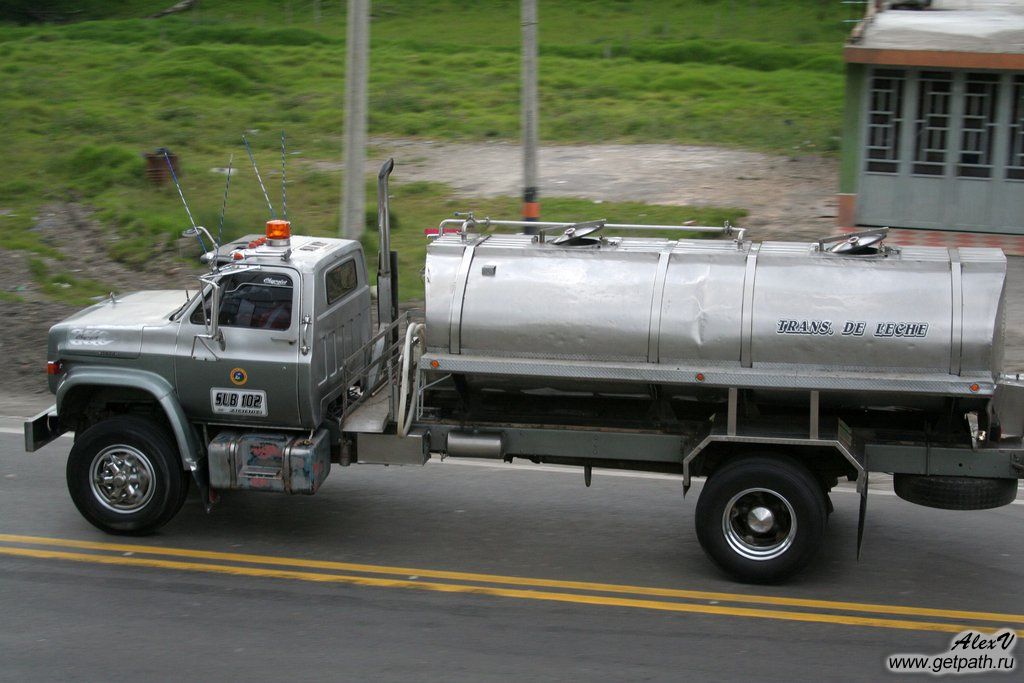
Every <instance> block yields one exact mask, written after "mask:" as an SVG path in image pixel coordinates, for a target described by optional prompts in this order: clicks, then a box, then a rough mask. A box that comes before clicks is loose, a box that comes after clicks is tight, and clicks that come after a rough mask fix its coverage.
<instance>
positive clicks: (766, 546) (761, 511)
mask: <svg viewBox="0 0 1024 683" xmlns="http://www.w3.org/2000/svg"><path fill="white" fill-rule="evenodd" d="M722 532H723V534H725V540H726V542H727V543H728V544H729V547H730V548H732V550H733V551H734V552H736V553H737V554H739V555H741V556H743V557H745V558H747V559H748V560H759V561H763V560H772V559H775V558H776V557H779V556H780V555H782V554H783V553H785V552H786V551H787V550H789V547H790V546H791V545H793V540H794V539H795V538H796V514H795V513H794V512H793V506H792V505H790V503H789V501H788V500H786V499H785V498H784V497H783V496H781V495H780V494H779V493H777V492H776V491H771V490H769V489H762V488H750V489H746V490H744V491H740V492H739V493H737V494H736V495H735V496H733V497H732V499H731V500H730V501H729V503H728V504H727V505H726V506H725V511H724V512H723V513H722Z"/></svg>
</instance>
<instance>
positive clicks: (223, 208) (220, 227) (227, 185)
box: [217, 153, 235, 244]
mask: <svg viewBox="0 0 1024 683" xmlns="http://www.w3.org/2000/svg"><path fill="white" fill-rule="evenodd" d="M234 162H235V155H234V153H232V154H231V156H230V157H228V179H227V180H226V181H225V182H224V200H223V201H222V202H221V205H220V221H219V223H218V224H217V244H224V214H225V213H226V212H227V210H228V191H229V190H231V174H232V173H233V172H234V171H233V170H232V168H233V165H234Z"/></svg>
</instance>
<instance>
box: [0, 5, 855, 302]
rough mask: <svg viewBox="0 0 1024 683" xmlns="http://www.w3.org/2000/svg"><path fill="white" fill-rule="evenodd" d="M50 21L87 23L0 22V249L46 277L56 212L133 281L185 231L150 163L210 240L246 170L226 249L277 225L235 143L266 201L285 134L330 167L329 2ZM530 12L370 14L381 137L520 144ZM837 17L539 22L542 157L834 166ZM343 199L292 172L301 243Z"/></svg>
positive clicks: (770, 11)
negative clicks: (635, 148)
mask: <svg viewBox="0 0 1024 683" xmlns="http://www.w3.org/2000/svg"><path fill="white" fill-rule="evenodd" d="M26 2H27V0H26ZM22 4H25V3H24V2H23V3H22ZM28 4H32V3H28ZM56 4H57V5H63V6H64V7H71V6H73V7H74V8H76V9H77V10H81V11H80V12H77V13H75V14H73V15H69V18H72V19H92V21H79V22H78V23H68V24H33V25H27V26H19V25H16V24H13V23H6V24H5V23H0V98H2V99H3V102H4V110H5V124H4V126H2V127H0V148H2V149H3V150H4V159H5V160H4V164H3V171H2V172H0V209H6V210H8V211H11V212H13V213H14V214H15V216H4V217H2V218H0V227H2V228H3V230H2V232H0V246H3V247H6V248H17V249H25V250H29V251H31V252H34V253H36V254H38V255H40V256H48V257H55V256H56V254H55V253H54V250H53V249H52V247H50V246H48V245H46V244H44V243H43V242H41V241H40V240H39V239H38V238H37V237H36V236H35V235H33V234H31V233H28V232H27V230H26V229H27V228H28V227H29V226H30V225H31V216H32V215H33V214H34V213H35V212H36V211H37V210H38V208H39V207H40V206H42V205H43V204H44V203H46V202H49V201H54V200H60V199H65V198H71V199H75V200H79V201H83V202H85V203H88V204H89V205H91V206H94V207H96V208H97V209H98V216H99V218H100V219H101V220H102V221H103V222H104V223H105V224H106V225H108V226H109V227H110V228H111V229H113V230H116V231H118V234H119V235H120V237H121V239H120V240H119V241H118V242H117V243H116V245H115V246H113V247H112V248H111V255H112V256H113V257H114V258H116V259H117V260H119V261H122V262H124V263H126V264H128V265H131V266H135V267H142V266H143V265H144V264H145V262H146V261H147V259H148V257H149V256H150V255H151V254H152V253H153V252H155V251H161V250H165V249H167V248H168V247H169V245H170V244H171V243H172V242H173V240H174V238H175V237H176V235H177V234H178V233H180V231H181V229H183V228H184V227H187V224H186V220H185V216H184V213H183V211H182V210H181V208H180V204H179V203H178V198H177V195H176V194H175V192H174V190H173V188H154V187H152V186H150V185H147V184H146V183H145V181H144V180H143V179H142V171H141V169H142V160H141V157H140V154H141V153H142V152H144V151H148V150H153V149H155V148H157V147H161V146H167V147H170V148H171V149H172V150H174V151H175V152H177V153H178V154H179V155H180V156H181V159H182V166H183V171H184V175H183V178H182V182H183V185H184V187H185V191H186V194H187V196H188V197H189V200H190V201H191V202H192V205H193V211H194V213H195V214H196V215H197V219H198V220H199V221H200V222H202V223H204V224H206V225H207V226H209V227H216V216H217V212H218V209H219V206H220V200H221V192H222V187H223V185H222V183H223V176H222V175H217V174H214V173H211V172H210V169H211V168H213V167H216V166H224V165H225V164H226V162H227V159H228V156H229V154H231V153H234V154H235V165H236V167H241V169H242V172H241V173H239V175H238V176H237V177H236V179H235V182H233V186H232V191H231V195H232V198H231V202H230V206H229V211H228V215H227V217H226V221H225V232H226V234H228V235H231V236H235V235H239V234H243V233H247V232H254V231H258V230H259V229H260V225H261V224H262V221H263V220H264V219H265V215H264V209H263V208H262V207H263V203H262V199H261V197H260V195H259V194H258V190H257V188H256V184H255V182H253V178H252V174H251V169H250V168H249V166H248V160H247V159H246V158H245V153H244V151H243V149H242V148H241V146H240V144H239V143H240V135H241V133H242V132H243V131H245V130H250V131H258V132H251V133H250V139H251V141H252V143H253V146H254V149H255V151H256V154H257V156H258V158H259V160H260V163H261V168H262V169H263V171H264V175H265V178H266V180H267V182H268V184H269V185H271V188H270V189H271V193H272V195H275V196H276V195H277V194H278V190H277V189H276V188H277V187H279V180H280V178H279V176H278V175H277V168H278V166H279V163H280V158H279V138H278V135H279V131H281V130H282V129H285V130H287V132H288V138H289V141H290V143H289V146H290V149H291V150H292V151H293V152H294V153H295V154H294V156H292V157H291V159H294V160H295V161H296V162H299V161H302V162H312V161H316V160H332V161H333V160H337V159H339V158H340V156H341V131H342V125H343V114H342V110H343V84H344V17H342V16H341V15H340V7H341V5H342V3H338V2H323V3H322V7H323V12H322V16H321V20H320V21H319V22H315V21H314V20H313V14H312V11H313V3H312V1H311V0H286V1H279V0H248V1H247V2H244V3H243V2H239V1H237V0H235V1H230V0H203V2H201V3H200V4H199V6H198V9H197V10H194V11H192V12H189V13H186V14H183V15H180V16H173V17H167V18H164V19H160V20H146V19H139V18H137V17H140V16H145V15H147V14H149V13H152V12H154V11H157V10H159V9H163V8H164V7H165V6H167V5H168V4H170V3H169V1H168V0H128V1H126V2H118V3H110V2H98V1H84V2H77V3H71V2H58V3H56ZM518 7H519V3H518V1H514V0H489V1H488V2H477V1H472V0H401V1H399V0H391V1H390V2H386V1H379V2H375V3H373V12H374V15H373V22H372V44H373V49H372V55H371V78H370V129H371V133H373V134H379V135H394V136H421V137H428V138H440V139H453V140H483V139H506V140H514V139H516V138H517V136H518V134H519V104H518V92H519V55H518V42H519V17H518ZM2 11H3V10H0V12H2ZM845 12H846V10H845V9H844V8H843V6H841V5H840V4H839V3H838V2H833V1H832V0H689V1H681V0H633V1H630V0H589V1H588V0H574V1H568V0H567V1H565V2H559V3H541V15H540V18H541V31H540V36H541V64H540V74H541V76H540V81H541V82H540V97H541V137H542V138H543V139H544V140H545V141H550V142H600V141H627V142H678V143H688V144H693V143H697V144H717V145H727V146H733V147H742V148H749V149H757V150H763V151H768V152H781V153H789V154H792V153H806V152H820V153H826V154H830V153H834V152H835V150H836V148H837V143H838V139H839V137H838V136H839V130H840V112H841V102H842V84H843V76H842V65H841V58H840V54H841V43H842V39H843V37H844V34H845V28H844V26H843V24H842V23H841V19H842V18H843V17H844V16H845ZM402 161H403V160H402V159H398V163H399V168H398V170H397V171H396V176H395V179H396V182H399V183H400V182H401V164H402ZM340 182H341V178H340V174H338V173H326V172H322V171H315V170H312V168H311V167H310V166H309V165H308V163H307V165H305V166H301V165H300V164H299V163H291V164H290V170H289V188H288V195H289V206H290V207H291V208H292V214H293V217H294V218H295V219H296V230H297V231H300V232H316V233H318V234H328V233H331V232H333V231H334V226H336V225H337V221H338V197H339V189H340ZM447 197H448V193H447V190H442V189H438V188H433V189H431V190H429V191H427V192H425V193H423V194H422V195H420V198H419V199H416V200H414V199H413V198H412V197H411V196H401V195H400V197H399V198H398V201H396V207H395V208H396V210H397V211H398V212H399V214H400V215H401V214H403V213H411V214H413V215H411V216H410V217H409V218H410V219H415V220H416V221H418V223H417V228H416V229H417V231H420V230H422V228H423V227H425V224H436V222H437V221H438V220H439V219H440V218H441V217H443V216H444V214H445V213H446V212H447V211H448V210H449V209H450V208H452V207H451V206H450V205H449V204H448V202H449V199H448V198H447ZM495 201H497V200H495ZM562 202H567V200H550V199H546V200H545V217H546V218H547V217H554V216H555V215H557V212H559V211H562V210H564V211H565V212H566V214H565V217H571V218H579V217H581V216H580V215H578V214H577V213H574V212H576V211H581V212H583V213H585V214H587V216H584V217H591V216H593V215H594V212H592V211H584V209H588V208H599V209H600V211H598V212H596V213H598V214H602V213H603V212H605V211H611V210H612V207H611V206H610V205H607V204H605V205H603V206H602V207H592V206H591V205H589V204H587V203H586V202H583V203H581V204H579V205H572V204H571V203H562ZM402 203H406V204H407V206H405V207H403V206H402V205H401V204H402ZM476 204H477V206H484V205H487V204H488V203H487V202H476ZM515 204H516V203H515V202H514V201H513V200H511V199H508V200H501V201H500V202H498V203H497V204H494V208H493V209H488V212H490V213H492V214H494V215H499V214H500V215H505V216H508V215H515V214H516V213H517V206H516V205H515ZM371 205H372V204H371ZM413 207H415V208H413ZM616 210H618V209H616ZM622 211H623V214H622V215H621V216H620V218H621V219H623V220H630V221H633V220H638V218H637V217H636V216H635V215H630V214H629V212H630V211H637V212H639V211H641V207H635V206H634V207H624V208H623V209H622ZM684 213H685V212H684ZM570 214H571V215H570ZM598 217H603V216H598ZM402 218H403V220H407V218H406V216H402ZM417 268H418V267H417ZM407 270H408V269H407ZM47 277H50V276H49V275H47ZM82 287H83V289H88V287H89V285H88V283H86V284H84V285H82ZM60 289H66V288H60ZM51 290H53V286H52V283H51V286H50V290H48V291H51ZM57 294H59V292H57Z"/></svg>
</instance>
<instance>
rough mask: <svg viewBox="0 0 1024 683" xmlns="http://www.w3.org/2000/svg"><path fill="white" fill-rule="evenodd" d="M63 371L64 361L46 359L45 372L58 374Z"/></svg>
mask: <svg viewBox="0 0 1024 683" xmlns="http://www.w3.org/2000/svg"><path fill="white" fill-rule="evenodd" d="M63 371H64V363H62V362H61V361H59V360H49V361H46V374H47V375H59V374H60V373H62V372H63Z"/></svg>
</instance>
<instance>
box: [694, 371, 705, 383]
mask: <svg viewBox="0 0 1024 683" xmlns="http://www.w3.org/2000/svg"><path fill="white" fill-rule="evenodd" d="M696 379H697V381H698V382H703V381H704V373H703V372H698V373H697V377H696Z"/></svg>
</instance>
